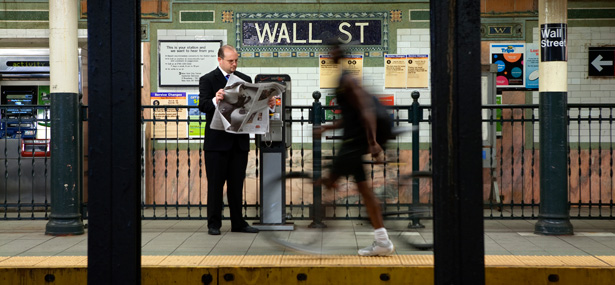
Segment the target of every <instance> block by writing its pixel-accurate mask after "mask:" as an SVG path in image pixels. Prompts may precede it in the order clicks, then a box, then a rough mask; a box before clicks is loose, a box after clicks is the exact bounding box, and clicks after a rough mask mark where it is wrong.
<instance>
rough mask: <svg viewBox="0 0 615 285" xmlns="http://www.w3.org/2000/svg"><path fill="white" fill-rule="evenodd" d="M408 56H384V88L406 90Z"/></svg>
mask: <svg viewBox="0 0 615 285" xmlns="http://www.w3.org/2000/svg"><path fill="white" fill-rule="evenodd" d="M407 77H408V74H407V65H406V55H397V54H387V55H385V56H384V88H406V79H407Z"/></svg>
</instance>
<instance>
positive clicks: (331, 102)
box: [325, 94, 342, 121]
mask: <svg viewBox="0 0 615 285" xmlns="http://www.w3.org/2000/svg"><path fill="white" fill-rule="evenodd" d="M325 104H326V106H329V107H333V106H337V99H336V98H335V94H327V96H325ZM341 117H342V110H339V109H338V110H331V109H325V120H327V121H332V120H336V119H339V118H341Z"/></svg>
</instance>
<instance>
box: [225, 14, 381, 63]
mask: <svg viewBox="0 0 615 285" xmlns="http://www.w3.org/2000/svg"><path fill="white" fill-rule="evenodd" d="M388 16H389V14H388V12H363V13H235V17H236V21H235V22H236V28H237V31H238V32H237V33H236V34H237V38H236V40H237V50H238V51H239V52H241V54H242V56H247V57H317V56H318V53H320V52H326V51H327V48H328V46H327V45H328V44H329V43H330V41H331V40H334V39H337V40H339V41H340V42H342V43H346V44H348V48H349V49H350V51H353V50H355V51H361V52H362V53H364V54H365V55H366V56H370V55H371V56H382V55H383V54H384V53H386V52H388V20H389V19H388Z"/></svg>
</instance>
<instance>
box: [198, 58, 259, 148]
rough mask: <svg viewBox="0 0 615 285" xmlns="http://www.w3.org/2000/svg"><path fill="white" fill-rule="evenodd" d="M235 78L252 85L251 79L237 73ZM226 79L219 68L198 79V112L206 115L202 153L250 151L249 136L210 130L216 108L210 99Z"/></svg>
mask: <svg viewBox="0 0 615 285" xmlns="http://www.w3.org/2000/svg"><path fill="white" fill-rule="evenodd" d="M233 74H234V75H235V76H238V77H239V78H241V79H243V80H244V81H247V82H250V83H252V78H250V76H247V75H245V74H243V73H241V72H239V71H235V72H233ZM226 82H227V80H226V78H225V77H224V74H222V71H220V68H216V69H214V70H212V71H211V72H209V73H207V74H205V75H203V76H201V78H200V79H199V110H201V112H204V113H205V114H206V116H205V118H206V120H207V124H205V140H204V142H203V150H204V151H228V150H231V149H232V148H233V147H236V148H237V147H239V149H240V150H242V151H250V136H249V135H248V134H231V133H227V132H225V131H222V130H212V129H211V128H210V127H209V125H210V122H211V120H212V118H213V116H214V111H215V110H216V107H215V106H214V103H213V102H212V99H213V98H214V97H216V92H218V90H220V89H223V88H224V86H226Z"/></svg>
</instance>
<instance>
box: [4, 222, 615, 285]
mask: <svg viewBox="0 0 615 285" xmlns="http://www.w3.org/2000/svg"><path fill="white" fill-rule="evenodd" d="M535 222H536V221H535V220H506V221H500V220H498V221H494V220H485V276H486V284H613V280H615V221H614V220H572V224H573V225H574V231H575V234H574V235H570V236H542V235H535V234H534V233H533V229H534V224H535ZM46 223H47V222H46V221H28V220H24V221H2V222H0V284H86V283H87V230H86V234H84V235H80V236H58V237H56V236H48V235H45V234H44V232H45V225H46ZM388 223H391V222H388ZM393 223H399V224H396V225H395V226H394V227H392V228H402V229H403V228H404V225H407V221H393ZM309 224H310V221H296V222H295V228H296V230H295V231H280V232H275V233H273V234H275V235H276V236H278V237H280V238H282V239H284V238H290V239H293V240H301V239H304V240H305V239H310V240H311V239H316V240H317V244H318V247H319V248H320V249H321V254H312V255H307V254H302V253H299V252H295V251H291V250H288V249H284V248H280V247H278V246H276V245H274V244H272V243H270V242H269V241H268V234H272V233H271V232H261V233H258V234H247V233H233V232H230V227H229V222H228V221H224V222H223V227H222V229H221V230H222V235H220V236H210V235H208V234H207V226H206V221H197V220H189V221H177V220H148V221H143V222H142V267H143V269H142V284H433V274H434V271H433V266H434V259H433V251H431V250H418V249H415V248H412V247H410V246H409V245H408V244H407V243H406V242H405V241H406V240H412V239H422V238H427V239H430V238H431V237H430V236H431V233H430V230H431V224H430V222H429V221H426V222H425V225H426V229H424V230H419V231H415V230H411V229H410V230H407V231H391V233H390V235H391V236H392V240H393V241H394V243H395V245H396V253H395V255H393V256H390V257H359V256H357V254H356V251H357V249H358V248H361V247H364V246H366V245H368V244H370V243H371V241H372V240H373V233H372V230H371V227H370V226H369V224H367V222H365V221H326V224H327V225H328V226H329V227H328V228H326V229H309V228H308V227H307V226H308V225H309ZM470 242H471V241H468V243H470ZM46 282H47V283H46Z"/></svg>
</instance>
